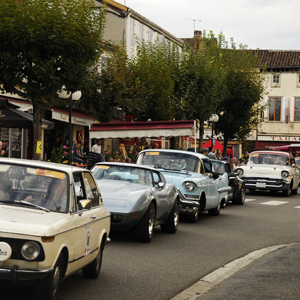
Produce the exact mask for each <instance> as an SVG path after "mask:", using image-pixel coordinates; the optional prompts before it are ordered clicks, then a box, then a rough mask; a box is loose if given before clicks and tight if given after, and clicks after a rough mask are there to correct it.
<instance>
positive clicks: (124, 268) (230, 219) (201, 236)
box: [1, 193, 300, 300]
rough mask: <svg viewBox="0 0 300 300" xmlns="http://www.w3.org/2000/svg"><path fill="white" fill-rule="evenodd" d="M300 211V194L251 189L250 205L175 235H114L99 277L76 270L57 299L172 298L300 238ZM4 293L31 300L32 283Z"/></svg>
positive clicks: (204, 218) (189, 225) (230, 209)
mask: <svg viewBox="0 0 300 300" xmlns="http://www.w3.org/2000/svg"><path fill="white" fill-rule="evenodd" d="M299 215H300V195H291V196H290V197H283V196H281V195H280V194H276V193H274V194H270V193H251V194H250V193H248V194H247V197H246V203H245V205H243V206H236V205H231V204H229V205H228V206H227V207H226V208H225V209H223V210H222V211H221V214H220V215H219V216H217V217H213V216H209V215H208V214H207V213H204V214H202V215H201V216H200V218H199V220H198V222H197V223H185V222H180V224H179V229H178V232H177V233H176V234H165V233H162V232H161V231H160V228H159V227H158V228H157V229H156V230H155V232H154V236H153V240H152V242H151V243H150V244H141V243H137V242H135V241H134V240H133V238H132V236H131V234H129V233H119V234H113V235H111V240H112V241H111V243H110V244H109V245H108V246H107V248H106V249H105V251H104V258H103V266H102V271H101V274H100V276H99V278H98V279H96V280H88V279H84V278H83V277H82V276H81V273H80V272H77V273H76V274H74V275H73V276H71V277H69V278H67V279H66V280H65V281H64V282H63V283H62V286H61V293H60V295H59V298H58V300H71V299H72V300H73V299H80V300H93V299H101V300H108V299H109V300H117V299H122V300H129V299H130V300H131V299H135V300H148V299H149V300H150V299H151V300H152V299H160V300H164V299H165V300H169V299H171V298H172V297H174V296H175V295H177V294H178V293H180V292H181V291H182V290H184V289H185V288H187V287H189V286H190V285H192V284H193V283H195V282H196V281H198V280H199V279H200V278H201V277H203V276H205V275H206V274H208V273H210V272H212V271H214V270H215V269H217V268H219V267H221V266H223V265H225V264H226V263H228V262H230V261H232V260H235V259H237V258H240V257H242V256H244V255H246V254H248V253H250V252H252V251H254V250H257V249H261V248H264V247H268V246H272V245H277V244H285V243H293V242H299V240H300V239H299V229H300V218H299ZM8 294H10V297H9V298H8ZM3 295H4V298H3V297H2V296H1V299H3V300H6V298H5V297H7V299H14V300H18V299H22V300H26V299H32V297H31V290H30V289H28V288H22V289H21V288H18V289H17V290H16V289H12V288H6V289H5V291H4V294H3ZM5 295H6V296H5ZM11 296H13V297H11Z"/></svg>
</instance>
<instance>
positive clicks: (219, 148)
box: [202, 139, 233, 155]
mask: <svg viewBox="0 0 300 300" xmlns="http://www.w3.org/2000/svg"><path fill="white" fill-rule="evenodd" d="M214 141H215V144H214V149H217V150H221V151H222V152H223V149H224V146H223V145H222V144H221V143H220V142H219V141H218V140H216V139H214ZM210 147H211V140H209V141H207V142H206V143H205V144H203V145H202V148H210ZM227 153H228V154H232V155H233V151H232V149H230V148H227Z"/></svg>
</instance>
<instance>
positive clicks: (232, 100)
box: [216, 34, 264, 155]
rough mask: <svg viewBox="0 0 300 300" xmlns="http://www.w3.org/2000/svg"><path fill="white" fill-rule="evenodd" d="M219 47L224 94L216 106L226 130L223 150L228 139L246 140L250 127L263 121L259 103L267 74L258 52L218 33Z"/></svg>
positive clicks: (223, 128)
mask: <svg viewBox="0 0 300 300" xmlns="http://www.w3.org/2000/svg"><path fill="white" fill-rule="evenodd" d="M219 45H220V48H219V51H220V54H221V57H222V63H223V65H224V71H225V86H224V94H223V97H222V99H221V101H220V103H219V105H218V107H217V109H216V112H217V113H218V115H219V121H218V122H217V123H216V128H217V130H219V131H221V132H222V133H223V134H224V150H223V152H224V154H225V155H226V154H227V144H228V140H229V139H235V138H236V139H238V140H240V141H243V140H245V138H246V137H247V136H248V134H249V133H250V131H251V130H252V129H254V128H256V127H257V125H258V124H259V123H260V122H261V120H260V115H261V112H262V111H263V109H264V106H263V105H261V104H260V100H261V99H262V96H263V92H264V85H263V82H264V78H263V77H262V76H261V73H260V64H259V59H258V56H257V53H256V52H255V51H250V50H247V49H246V47H245V46H243V45H240V47H239V49H236V47H235V45H234V43H233V40H231V47H228V43H227V42H226V41H225V37H224V36H223V35H222V34H221V35H220V36H219Z"/></svg>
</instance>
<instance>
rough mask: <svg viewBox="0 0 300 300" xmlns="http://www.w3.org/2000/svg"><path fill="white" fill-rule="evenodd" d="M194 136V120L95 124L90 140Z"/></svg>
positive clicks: (91, 130)
mask: <svg viewBox="0 0 300 300" xmlns="http://www.w3.org/2000/svg"><path fill="white" fill-rule="evenodd" d="M193 135H194V121H193V120H192V121H151V122H123V123H98V124H93V126H92V127H91V129H90V138H136V137H138V138H142V137H161V136H164V137H168V136H193Z"/></svg>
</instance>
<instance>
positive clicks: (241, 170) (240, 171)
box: [235, 169, 244, 176]
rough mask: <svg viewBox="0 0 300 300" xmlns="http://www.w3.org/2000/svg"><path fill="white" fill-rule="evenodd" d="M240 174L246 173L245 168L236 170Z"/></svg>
mask: <svg viewBox="0 0 300 300" xmlns="http://www.w3.org/2000/svg"><path fill="white" fill-rule="evenodd" d="M235 171H236V172H237V173H238V175H239V176H241V175H243V174H244V170H243V169H236V170H235Z"/></svg>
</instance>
